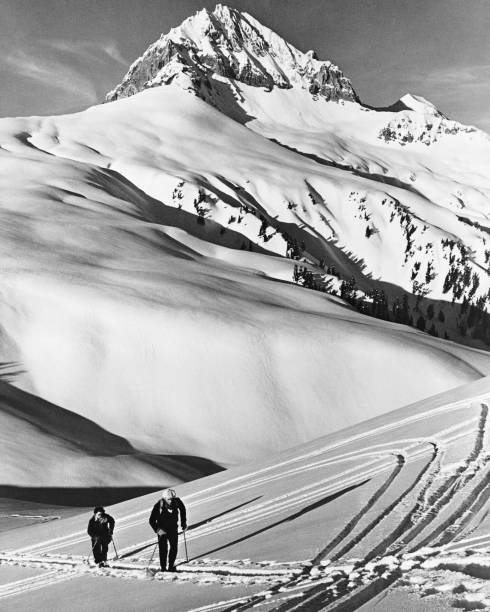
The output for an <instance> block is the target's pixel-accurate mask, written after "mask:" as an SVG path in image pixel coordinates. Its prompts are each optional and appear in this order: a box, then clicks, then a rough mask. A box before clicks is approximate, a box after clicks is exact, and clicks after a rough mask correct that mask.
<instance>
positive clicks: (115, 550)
mask: <svg viewBox="0 0 490 612" xmlns="http://www.w3.org/2000/svg"><path fill="white" fill-rule="evenodd" d="M112 545H113V546H114V552H115V553H116V559H119V555H118V554H117V548H116V545H115V544H114V538H113V539H112Z"/></svg>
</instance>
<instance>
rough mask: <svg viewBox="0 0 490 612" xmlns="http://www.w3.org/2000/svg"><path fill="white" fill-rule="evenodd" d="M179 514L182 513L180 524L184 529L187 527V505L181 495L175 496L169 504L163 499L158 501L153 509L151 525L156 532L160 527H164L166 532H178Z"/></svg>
mask: <svg viewBox="0 0 490 612" xmlns="http://www.w3.org/2000/svg"><path fill="white" fill-rule="evenodd" d="M178 514H180V526H181V527H182V529H186V528H187V516H186V511H185V506H184V504H183V502H182V500H181V499H180V498H179V497H174V498H173V499H172V500H171V501H170V504H167V502H165V501H164V500H163V499H161V500H160V501H158V502H157V503H156V504H155V505H154V506H153V510H152V511H151V515H150V521H149V522H150V525H151V528H152V529H153V531H154V532H155V533H156V532H157V531H158V530H159V529H163V531H165V533H177V531H178V524H177V520H178Z"/></svg>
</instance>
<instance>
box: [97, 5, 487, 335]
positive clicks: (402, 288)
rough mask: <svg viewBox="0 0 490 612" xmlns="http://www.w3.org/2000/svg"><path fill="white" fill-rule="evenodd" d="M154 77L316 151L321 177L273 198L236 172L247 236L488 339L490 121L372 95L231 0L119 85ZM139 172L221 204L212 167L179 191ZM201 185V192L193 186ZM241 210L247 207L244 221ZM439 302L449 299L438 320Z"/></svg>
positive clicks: (161, 44)
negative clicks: (480, 124)
mask: <svg viewBox="0 0 490 612" xmlns="http://www.w3.org/2000/svg"><path fill="white" fill-rule="evenodd" d="M154 87H172V88H178V89H182V90H184V91H187V92H189V93H191V94H192V95H195V96H198V97H199V98H201V99H203V100H204V101H206V102H207V103H209V104H210V105H212V106H214V107H215V108H217V109H218V110H219V111H220V112H221V113H223V114H226V115H227V116H228V117H230V118H232V119H234V120H236V121H238V122H240V123H242V124H244V125H246V127H247V128H249V129H250V130H252V131H254V132H256V133H257V134H259V135H260V136H262V137H265V138H267V139H269V140H271V141H273V142H276V143H279V144H281V145H282V146H283V147H285V148H287V149H288V150H290V151H291V152H293V153H295V155H296V157H297V159H298V156H299V157H302V158H305V157H306V158H307V159H309V160H311V161H313V162H315V163H314V164H312V168H314V169H315V171H316V172H315V175H316V174H320V175H321V178H317V176H315V177H308V178H306V177H304V176H301V173H300V176H297V175H296V177H295V175H292V176H291V177H290V176H289V175H288V180H287V183H285V181H284V179H283V178H279V176H281V174H280V173H279V175H278V178H277V179H276V180H275V182H273V184H272V185H271V186H270V187H269V193H268V194H267V197H266V198H264V194H260V195H259V197H258V198H257V194H256V193H255V190H254V189H250V188H249V187H248V185H247V184H245V185H242V184H240V183H238V187H239V189H240V190H242V193H238V196H237V195H236V194H234V195H235V199H238V200H239V201H240V202H244V203H245V205H246V207H245V208H244V207H243V206H242V210H241V212H240V215H238V216H237V215H234V214H233V212H234V211H233V210H231V209H230V210H229V217H228V220H227V223H226V225H227V226H228V227H232V228H233V229H238V230H239V231H240V233H242V234H244V237H245V238H246V239H245V240H244V245H245V246H247V244H249V241H250V242H251V243H254V242H257V241H258V243H259V246H261V247H263V248H266V249H267V250H268V251H269V252H270V251H272V252H274V253H279V254H284V252H286V253H287V254H289V256H291V257H293V258H296V259H298V260H300V261H301V262H302V265H301V266H299V268H298V271H297V273H296V275H295V277H294V278H295V280H296V282H299V283H300V284H306V285H307V286H310V287H311V286H313V287H317V288H320V289H324V288H326V287H327V290H329V289H328V288H331V286H332V283H333V284H334V285H336V287H335V292H336V293H340V294H341V295H342V297H344V298H348V299H350V301H351V302H352V303H354V304H355V305H356V306H358V307H359V309H360V310H361V312H368V313H370V314H375V316H379V315H380V314H381V315H382V316H384V318H387V317H388V316H390V317H392V318H393V319H394V320H396V321H398V322H402V323H411V324H412V325H416V324H417V322H418V326H419V328H422V329H427V330H430V332H431V333H432V334H438V335H441V336H444V335H446V336H447V337H450V338H452V339H453V338H454V339H457V340H458V341H462V342H469V343H470V344H474V345H476V346H485V345H488V344H489V343H490V337H489V336H488V333H489V332H488V331H487V330H488V329H490V325H489V319H488V314H487V309H488V304H489V300H490V297H489V290H490V285H489V263H490V249H489V248H488V245H487V240H488V234H489V232H490V226H489V223H488V218H487V217H488V214H487V211H488V197H489V193H490V182H489V181H488V179H487V178H486V170H485V168H486V165H487V163H488V159H489V156H490V138H489V136H488V135H487V134H485V133H483V132H481V131H480V130H477V129H476V128H474V127H471V126H464V125H461V124H459V123H457V122H456V121H452V120H450V119H448V118H447V117H446V116H445V115H444V114H443V113H442V112H441V111H439V110H438V109H437V108H436V107H435V106H434V105H433V104H431V103H430V102H428V101H427V100H425V99H424V98H421V97H420V96H415V95H411V94H406V95H404V96H403V97H402V98H401V99H400V100H399V101H398V102H397V103H395V104H393V105H391V106H390V107H386V108H385V109H372V108H370V107H367V106H365V105H363V104H362V103H360V101H359V99H358V97H357V95H356V94H355V92H354V89H353V88H352V85H351V83H350V81H349V80H348V79H347V78H346V77H345V76H344V75H343V73H342V72H341V71H340V70H339V68H338V67H336V66H334V65H333V64H332V63H331V62H329V61H319V60H317V59H316V56H315V53H314V52H308V53H302V52H300V51H298V50H297V49H295V48H294V47H292V46H291V45H289V44H288V43H287V42H286V41H284V40H283V39H282V38H280V37H279V36H278V35H276V34H275V33H273V32H271V30H269V29H268V28H266V27H264V26H262V25H261V24H260V23H258V22H257V21H256V20H255V19H254V18H253V17H251V16H250V15H248V14H246V13H240V12H239V11H236V10H234V9H230V8H228V7H225V6H222V5H217V7H216V8H215V10H214V11H213V12H208V11H207V10H203V11H200V12H198V13H197V14H196V15H194V16H193V17H190V18H189V19H187V20H186V21H184V22H183V23H182V25H181V26H179V27H177V28H174V29H173V30H171V32H170V33H169V34H167V35H165V36H162V37H161V38H160V39H159V40H158V41H157V42H155V43H154V44H153V45H151V46H150V47H149V48H148V50H147V51H146V52H145V53H144V54H143V56H142V57H141V58H139V59H138V60H137V61H136V62H134V64H133V65H132V66H131V68H130V70H129V72H128V73H127V75H126V76H125V77H124V79H123V81H122V83H121V84H120V85H118V86H117V87H116V88H115V89H114V90H113V91H112V92H111V93H110V94H108V97H107V99H108V100H117V99H121V98H123V97H126V96H131V95H134V94H136V93H138V92H141V91H144V90H146V89H148V88H154ZM233 154H235V152H233ZM298 163H301V161H298ZM319 166H323V168H320V167H319ZM259 171H260V170H259ZM174 176H175V173H174ZM225 178H227V179H228V177H226V176H225ZM284 178H285V177H284ZM357 179H363V180H357ZM267 180H269V179H267ZM242 182H243V180H242ZM189 183H190V184H189ZM140 186H141V187H142V188H143V189H150V193H151V195H154V196H156V197H158V198H159V199H162V198H164V197H165V198H166V199H167V201H169V199H170V198H171V199H172V200H173V202H174V203H175V205H176V206H179V207H184V209H185V208H187V210H189V211H190V212H193V213H195V212H197V214H198V215H200V216H201V217H203V220H204V219H205V218H207V219H217V220H220V221H221V218H222V217H223V215H222V214H218V211H217V210H216V206H215V205H214V201H215V200H216V198H217V201H218V202H220V198H219V194H218V195H217V194H216V193H213V192H212V191H210V190H209V189H208V187H207V184H206V182H205V181H199V180H195V179H194V180H191V181H188V180H187V179H186V178H185V177H183V176H175V182H174V186H173V189H172V192H171V193H169V192H168V191H167V192H165V191H163V190H162V189H161V188H160V189H158V188H155V187H154V186H153V185H152V186H150V187H149V186H148V185H144V186H143V185H140ZM235 186H236V184H235V183H234V184H233V185H231V186H230V187H231V189H232V190H233V189H234V188H235ZM196 187H197V188H198V193H197V194H196V195H195V196H190V194H189V196H190V197H189V196H187V197H184V196H183V194H184V192H186V191H192V189H195V188H196ZM271 188H272V189H273V190H275V193H274V194H272V193H270V191H271ZM196 200H197V203H196ZM265 200H266V201H265ZM220 203H221V202H220ZM223 206H226V202H223ZM252 216H255V218H258V219H259V220H260V222H261V225H260V229H259V230H258V231H257V230H256V231H250V230H248V228H247V229H245V225H249V224H252V225H256V221H255V220H254V219H252ZM238 220H240V222H242V220H245V223H244V224H243V225H242V226H241V227H240V228H238V227H237V225H236V223H237V222H238ZM223 222H224V219H223ZM298 226H299V228H300V229H304V230H305V232H306V237H304V236H303V235H302V234H301V232H300V233H298ZM291 228H292V231H290V229H291ZM290 234H292V235H290ZM247 238H248V240H247ZM272 238H273V239H274V240H272ZM303 264H311V265H312V266H313V268H309V267H308V266H306V267H305V266H304V265H303ZM310 272H311V274H310ZM335 278H336V279H338V280H340V281H341V282H340V283H339V282H337V280H334V279H335ZM352 279H354V281H355V283H354V284H353V283H352ZM373 279H375V282H372V280H373ZM385 283H389V285H394V286H386V285H385ZM339 284H340V285H342V287H343V292H342V290H341V289H339ZM403 296H406V299H408V301H409V302H410V304H411V309H413V304H415V309H414V310H415V311H414V312H412V313H411V316H410V315H409V314H407V312H406V309H405V313H404V314H402V313H401V311H400V310H401V300H402V298H403ZM414 298H415V299H414ZM431 300H436V302H435V303H431ZM373 302H375V303H373ZM421 303H422V304H423V308H422V309H419V305H420V304H421ZM454 303H458V304H460V306H457V307H456V308H455V307H453V304H454ZM434 308H441V310H442V314H441V315H440V320H439V321H438V320H434V315H433V314H432V312H433V310H434ZM427 309H429V311H428V316H426V311H427ZM388 310H391V311H392V312H391V313H390V314H389V315H388V312H387V311H388ZM421 316H422V319H421ZM442 319H444V321H443V320H442Z"/></svg>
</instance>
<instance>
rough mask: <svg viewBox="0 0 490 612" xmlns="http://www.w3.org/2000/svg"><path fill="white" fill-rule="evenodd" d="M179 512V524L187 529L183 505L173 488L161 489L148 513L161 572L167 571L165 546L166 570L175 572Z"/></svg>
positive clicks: (183, 528)
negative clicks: (156, 540) (156, 545)
mask: <svg viewBox="0 0 490 612" xmlns="http://www.w3.org/2000/svg"><path fill="white" fill-rule="evenodd" d="M179 514H180V526H181V528H182V530H183V531H185V530H186V529H187V518H186V510H185V506H184V504H183V502H182V500H181V499H180V498H178V497H177V496H176V494H175V491H174V490H173V489H165V490H164V491H162V497H161V499H160V500H159V501H157V503H156V504H155V505H154V506H153V510H152V511H151V515H150V521H149V522H150V525H151V528H152V529H153V531H154V532H155V533H156V534H157V536H158V550H159V552H160V568H161V570H162V572H165V571H167V548H169V551H168V571H169V572H176V571H177V570H176V568H175V559H176V558H177V547H178V539H179V537H178V518H179V517H178V515H179Z"/></svg>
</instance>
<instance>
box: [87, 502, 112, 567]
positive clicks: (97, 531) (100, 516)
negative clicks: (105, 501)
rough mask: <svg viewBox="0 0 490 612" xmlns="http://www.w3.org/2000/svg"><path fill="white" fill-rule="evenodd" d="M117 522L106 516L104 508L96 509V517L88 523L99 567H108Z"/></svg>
mask: <svg viewBox="0 0 490 612" xmlns="http://www.w3.org/2000/svg"><path fill="white" fill-rule="evenodd" d="M114 525H115V520H114V519H113V518H112V516H111V515H110V514H106V512H105V510H104V508H103V507H102V506H96V507H95V508H94V515H93V517H92V518H91V519H90V520H89V522H88V527H87V533H88V535H89V536H90V537H91V538H92V552H93V553H94V561H95V563H97V565H98V566H99V567H107V549H108V548H109V544H110V542H111V540H112V534H113V533H114Z"/></svg>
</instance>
